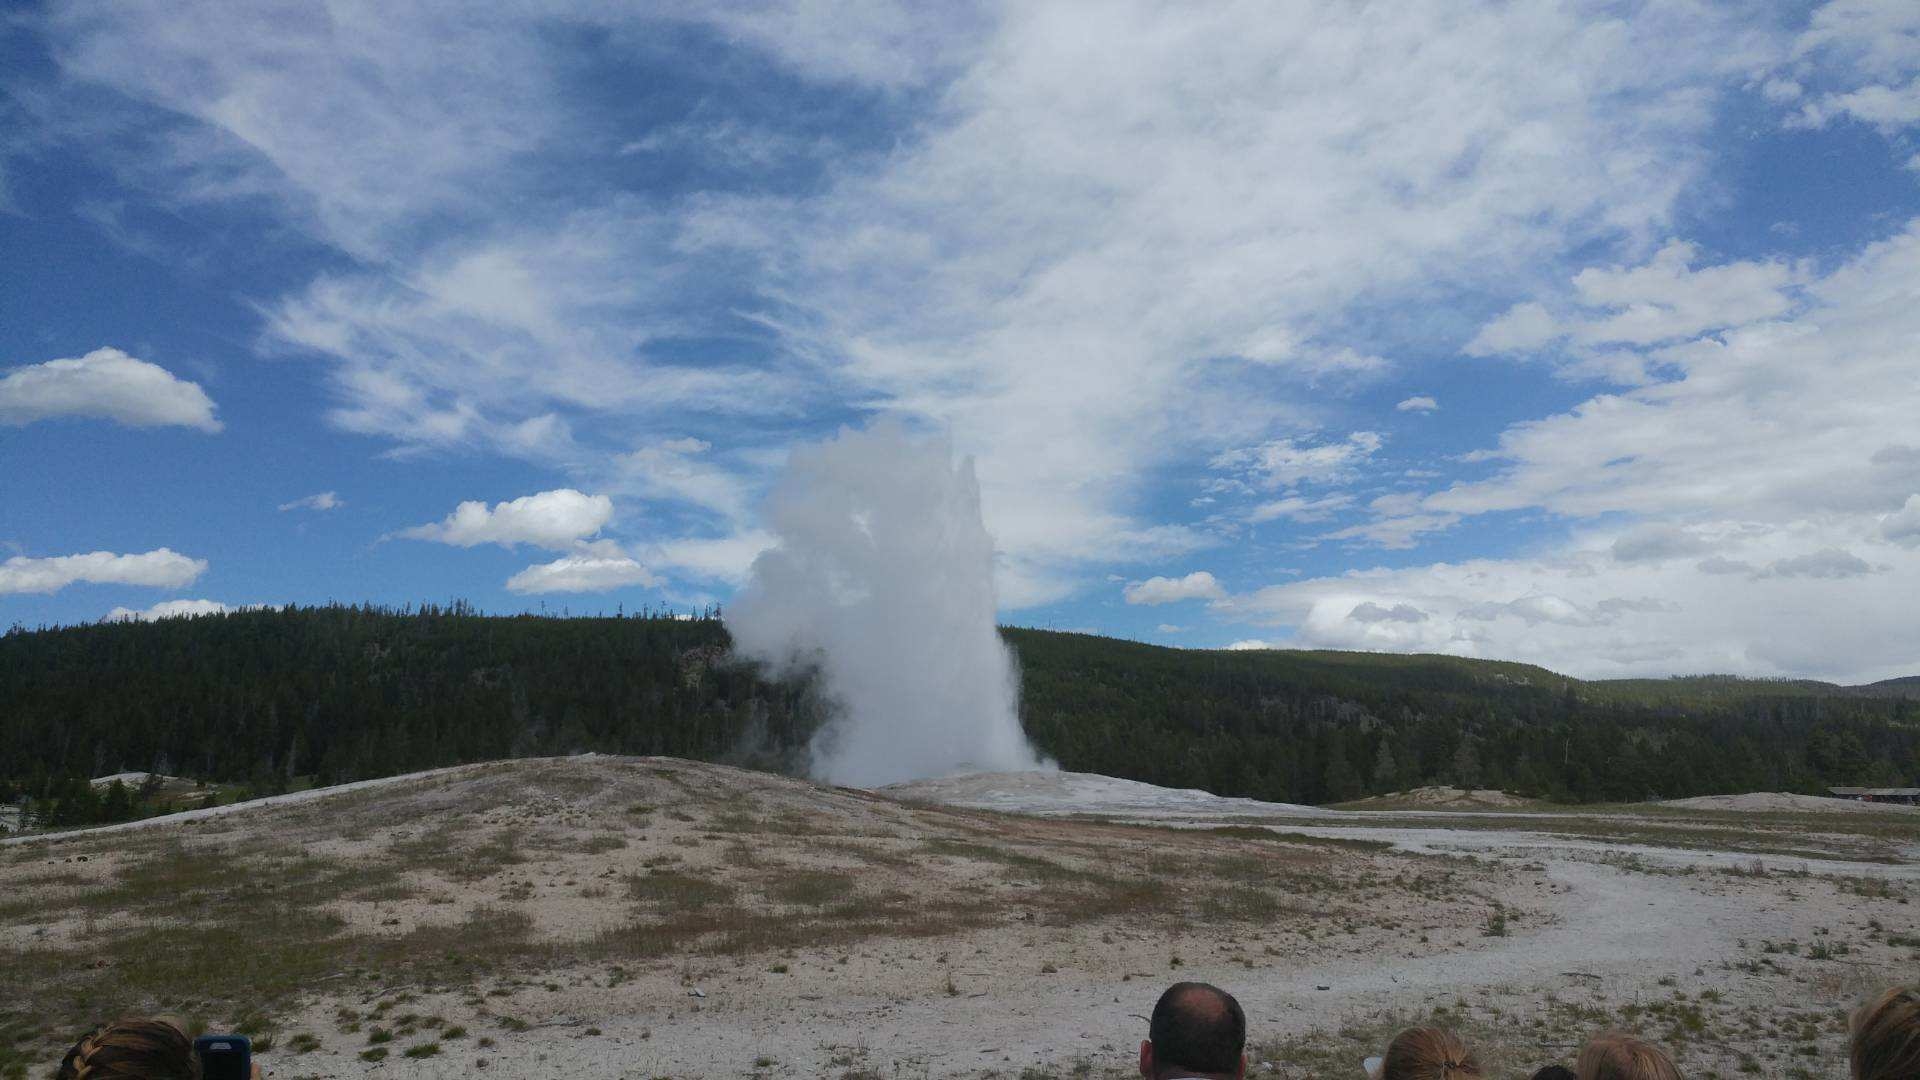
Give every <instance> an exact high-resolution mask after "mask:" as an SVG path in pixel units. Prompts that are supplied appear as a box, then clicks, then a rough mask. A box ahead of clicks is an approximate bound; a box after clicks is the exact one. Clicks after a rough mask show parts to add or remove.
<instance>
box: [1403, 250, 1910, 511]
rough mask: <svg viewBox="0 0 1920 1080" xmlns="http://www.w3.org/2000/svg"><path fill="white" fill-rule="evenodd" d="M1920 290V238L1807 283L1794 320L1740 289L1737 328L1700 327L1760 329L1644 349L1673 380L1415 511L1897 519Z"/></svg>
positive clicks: (1601, 404) (1707, 315) (1905, 477)
mask: <svg viewBox="0 0 1920 1080" xmlns="http://www.w3.org/2000/svg"><path fill="white" fill-rule="evenodd" d="M1724 269H1727V270H1728V271H1729V274H1728V276H1729V277H1730V278H1734V277H1740V276H1742V273H1740V272H1736V271H1735V270H1734V268H1724ZM1770 273H1771V271H1768V270H1766V269H1765V268H1764V267H1762V268H1759V269H1756V270H1755V271H1754V275H1753V276H1754V277H1755V278H1757V279H1765V278H1767V276H1768V274H1770ZM1628 276H1630V275H1628ZM1915 282H1920V227H1909V228H1908V229H1907V230H1905V231H1903V232H1901V233H1899V234H1898V235H1896V236H1894V237H1893V238H1891V239H1889V240H1886V241H1884V242H1881V243H1877V244H1873V245H1871V246H1869V247H1868V248H1866V249H1865V250H1864V251H1863V252H1862V253H1861V254H1859V255H1858V256H1857V257H1856V258H1854V259H1853V260H1852V261H1850V262H1848V263H1845V264H1842V265H1840V266H1839V267H1837V268H1835V269H1834V270H1833V271H1832V272H1830V273H1829V274H1827V275H1826V276H1824V277H1822V278H1818V279H1813V280H1809V281H1807V282H1806V284H1805V285H1804V287H1803V289H1804V293H1805V296H1806V302H1805V305H1804V307H1803V309H1801V310H1799V311H1797V312H1796V313H1794V314H1793V315H1792V316H1791V317H1779V316H1774V315H1764V314H1760V313H1762V312H1768V311H1771V310H1772V308H1771V307H1770V306H1769V305H1764V304H1762V305H1754V304H1750V303H1748V302H1747V300H1746V299H1742V298H1741V297H1739V296H1738V295H1737V294H1738V293H1739V292H1740V290H1738V289H1734V290H1730V291H1729V293H1728V295H1729V296H1730V297H1731V298H1730V299H1729V312H1730V313H1729V314H1728V315H1725V316H1719V315H1714V314H1713V313H1711V312H1708V311H1705V310H1699V311H1696V312H1694V313H1693V314H1691V315H1689V317H1688V319H1687V320H1686V321H1687V323H1688V324H1689V325H1695V326H1698V325H1702V324H1705V325H1709V326H1712V325H1727V324H1729V323H1730V322H1736V321H1737V320H1736V318H1735V317H1736V316H1738V317H1739V318H1755V319H1757V321H1751V322H1746V323H1740V324H1738V325H1727V328H1725V329H1721V330H1717V331H1716V332H1715V333H1713V334H1712V335H1710V336H1705V337H1701V338H1698V339H1696V340H1692V341H1686V342H1681V343H1677V344H1664V345H1660V346H1656V347H1651V348H1646V349H1644V350H1641V351H1640V352H1639V353H1638V355H1640V356H1642V357H1644V359H1645V360H1646V361H1647V362H1649V363H1653V364H1657V365H1660V366H1661V367H1662V368H1663V369H1665V370H1666V371H1668V372H1669V375H1668V376H1667V377H1665V378H1663V379H1661V380H1659V381H1656V382H1653V383H1651V384H1649V385H1645V386H1641V387H1638V388H1635V389H1632V390H1629V391H1626V392H1624V393H1619V394H1602V395H1600V396H1597V397H1594V398H1591V399H1589V400H1587V401H1585V402H1583V403H1581V404H1580V405H1578V406H1576V407H1575V408H1574V409H1572V410H1571V411H1569V412H1566V413H1562V414H1559V415H1555V416H1549V417H1545V418H1543V419H1540V420H1533V421H1527V422H1524V423H1520V424H1516V425H1514V426H1512V427H1510V428H1508V429H1507V430H1506V431H1505V432H1504V433H1503V434H1502V435H1501V436H1500V439H1499V448H1498V450H1497V451H1495V452H1493V453H1492V454H1490V455H1488V456H1489V457H1490V458H1491V459H1493V460H1497V461H1502V462H1504V463H1505V467H1504V468H1503V469H1502V470H1501V471H1500V472H1499V473H1497V474H1496V475H1495V476H1493V477H1492V478H1490V479H1486V480H1480V481H1473V482H1466V483H1458V484H1455V485H1454V486H1452V487H1450V488H1448V489H1446V490H1444V491H1440V492H1437V493H1434V494H1433V495H1431V496H1430V497H1428V498H1426V499H1425V500H1423V501H1422V502H1421V503H1420V504H1419V506H1418V507H1416V508H1414V509H1413V510H1410V511H1408V512H1409V513H1412V512H1418V513H1426V514H1463V515H1465V514H1484V513H1490V512H1495V511H1502V510H1518V509H1525V508H1542V509H1546V510H1549V511H1552V512H1554V513H1558V514H1564V515H1569V516H1574V517H1592V516H1595V515H1599V514H1606V513H1621V514H1629V515H1635V516H1638V517H1641V518H1643V519H1650V520H1652V521H1654V522H1656V523H1658V522H1664V521H1670V520H1671V519H1674V518H1682V517H1691V518H1695V519H1701V520H1708V519H1713V518H1720V519H1723V520H1744V521H1751V522H1760V523H1776V524H1777V523H1784V522H1791V521H1795V520H1798V519H1801V518H1806V517H1810V516H1813V515H1819V514H1851V515H1858V514H1863V513H1883V512H1885V509H1886V507H1887V506H1888V505H1889V504H1891V503H1893V502H1895V501H1897V500H1898V499H1900V498H1902V497H1904V496H1905V495H1906V494H1908V493H1910V492H1911V491H1912V490H1913V488H1912V487H1911V486H1906V487H1904V489H1903V488H1902V485H1910V484H1911V483H1912V481H1913V479H1914V477H1913V474H1912V472H1911V471H1910V470H1911V468H1912V466H1911V463H1909V462H1908V461H1907V459H1906V458H1905V456H1904V454H1903V452H1902V450H1903V448H1904V447H1905V446H1906V444H1907V442H1908V441H1909V440H1910V439H1911V432H1912V417H1913V415H1914V410H1915V408H1916V405H1920V401H1916V398H1915V388H1914V384H1913V381H1912V370H1913V369H1912V364H1913V360H1912V353H1911V342H1912V341H1913V340H1914V337H1915V336H1916V335H1920V308H1916V307H1915V306H1914V305H1912V304H1908V303H1906V302H1905V301H1904V299H1903V298H1904V297H1905V296H1906V295H1908V290H1910V289H1911V288H1912V287H1913V284H1914V283H1915ZM1680 306H1682V307H1685V306H1686V305H1684V304H1683V305H1680Z"/></svg>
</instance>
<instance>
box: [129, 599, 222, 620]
mask: <svg viewBox="0 0 1920 1080" xmlns="http://www.w3.org/2000/svg"><path fill="white" fill-rule="evenodd" d="M234 610H237V609H235V608H231V607H228V606H227V605H225V604H223V603H221V602H219V601H218V600H162V601H160V602H159V603H157V604H155V605H153V606H152V607H149V608H140V609H135V608H127V607H117V608H114V609H113V610H112V611H109V612H107V614H106V615H105V616H104V617H103V618H102V619H101V620H100V621H101V622H157V621H159V620H161V619H182V618H192V617H193V616H196V615H223V614H225V613H227V612H229V611H234Z"/></svg>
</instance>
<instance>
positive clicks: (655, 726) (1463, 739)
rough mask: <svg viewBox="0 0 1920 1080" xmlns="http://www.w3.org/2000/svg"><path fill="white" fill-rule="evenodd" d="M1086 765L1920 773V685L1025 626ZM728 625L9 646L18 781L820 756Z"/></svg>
mask: <svg viewBox="0 0 1920 1080" xmlns="http://www.w3.org/2000/svg"><path fill="white" fill-rule="evenodd" d="M1005 635H1006V638H1007V640H1008V641H1009V643H1010V644H1012V645H1013V647H1014V648H1015V650H1016V652H1017V653H1018V655H1019V659H1020V665H1021V670H1022V685H1023V703H1022V710H1023V718H1024V721H1025V723H1026V727H1027V730H1028V732H1029V733H1030V734H1031V736H1032V737H1033V739H1034V741H1035V742H1036V743H1037V744H1038V745H1039V746H1040V747H1041V748H1042V749H1043V750H1045V751H1046V752H1047V753H1049V754H1051V755H1053V756H1054V757H1055V758H1057V759H1058V760H1059V762H1060V764H1061V765H1062V766H1063V767H1065V768H1069V769H1074V770H1080V771H1087V772H1100V773H1108V774H1111V775H1115V776H1124V777H1131V778H1135V779H1140V780H1145V781H1149V782H1152V783H1157V784H1167V785H1175V786H1183V787H1201V788H1206V789H1208V790H1212V791H1216V792H1219V793H1222V794H1229V795H1248V796H1253V797H1257V798H1263V799H1273V800H1282V801H1290V802H1329V801H1337V800H1340V799H1347V798H1352V797H1356V796H1359V795H1363V794H1371V793H1380V792H1386V791H1394V790H1400V789H1404V788H1408V787H1412V786H1417V785H1420V784H1424V783H1437V782H1445V783H1457V784H1461V785H1465V786H1481V787H1501V788H1508V789H1511V790H1516V791H1520V792H1523V793H1527V794H1538V795H1546V796H1550V797H1554V798H1559V799H1566V800H1623V799H1640V798H1646V797H1649V796H1655V795H1658V796H1666V797H1678V796H1685V795H1694V794H1705V793H1715V792H1729V791H1748V790H1783V789H1785V790H1807V791H1811V790H1818V789H1820V788H1821V787H1823V786H1824V785H1826V784H1829V783H1833V784H1842V783H1847V784H1872V785H1896V784H1913V783H1915V782H1916V772H1920V700H1915V699H1914V698H1913V697H1907V696H1902V695H1903V694H1911V695H1915V697H1920V687H1915V686H1912V685H1910V684H1908V685H1902V684H1901V683H1900V681H1896V682H1895V683H1893V684H1887V685H1885V686H1883V687H1881V688H1879V689H1877V690H1874V691H1872V692H1866V691H1864V690H1862V689H1861V688H1844V687H1831V688H1828V689H1821V687H1824V686H1825V684H1807V683H1785V684H1776V683H1768V682H1754V681H1745V680H1740V681H1729V680H1724V679H1717V680H1669V681H1661V682H1641V683H1592V682H1581V681H1579V680H1575V679H1570V678H1567V677H1565V676H1561V675H1556V674H1554V673H1552V672H1549V671H1546V670H1544V669H1542V668H1537V667H1532V666H1529V665H1524V664H1513V663H1501V662H1495V661H1478V660H1463V659H1458V658H1453V657H1440V656H1392V655H1384V654H1368V653H1316V652H1274V651H1257V652H1221V651H1200V650H1180V649H1167V648H1160V647H1156V646H1150V645H1141V644H1137V643H1133V642H1125V641H1116V640H1113V639H1109V638H1100V637H1093V636H1089V635H1082V634H1061V633H1052V632H1047V631H1040V630H1020V629H1009V630H1007V631H1005ZM727 647H728V636H727V632H726V630H725V628H724V627H723V626H722V625H721V623H720V622H719V620H718V619H716V618H712V617H702V618H686V617H684V616H681V617H673V616H664V615H653V614H643V615H642V616H639V617H624V618H546V617H535V616H516V617H492V616H482V615H477V614H473V613H471V612H470V611H468V610H466V609H465V608H463V607H462V606H459V605H455V606H454V607H451V608H436V607H427V608H423V609H418V610H409V611H405V612H399V611H388V610H379V609H371V608H361V607H338V606H335V607H324V608H304V609H283V610H261V611H248V612H240V613H235V614H228V615H218V616H207V617H201V618H193V619H171V620H166V621H163V622H158V623H111V624H101V625H94V626H77V627H64V628H55V629H45V630H35V631H27V630H20V629H16V630H14V631H13V632H10V633H8V634H7V635H5V636H4V637H0V799H4V800H10V799H12V798H15V797H18V795H20V794H22V793H25V794H27V795H29V796H31V797H34V798H36V799H41V800H49V801H51V802H58V801H59V799H60V798H61V797H62V795H63V793H64V794H65V795H67V796H70V797H71V798H72V799H73V800H75V804H76V805H77V804H78V801H80V798H81V797H80V795H79V794H78V792H79V791H80V790H82V789H84V784H80V783H78V781H80V780H82V779H84V778H86V777H92V776H101V775H106V774H109V773H114V772H118V771H122V770H138V771H153V772H160V773H167V774H175V775H183V776H189V777H195V778H201V779H207V780H214V781H220V782H225V783H239V784H242V785H245V786H246V787H247V788H248V790H249V791H250V792H252V793H265V792H270V791H276V790H281V789H284V788H285V787H287V786H288V785H291V784H296V783H337V782H341V781H346V780H354V779H363V778H368V777H374V776H381V775H386V774H391V773H397V772H406V771H411V770H415V769H422V768H429V767H432V766H436V765H445V764H453V763H457V762H463V761H475V760H483V759H489V758H500V757H511V756H522V755H540V754H562V753H570V752H575V751H585V750H601V751H608V752H617V753H639V754H673V755H678V756H684V757H692V758H704V759H717V760H732V761H740V762H744V763H747V764H756V765H762V766H767V767H774V768H780V767H787V768H792V767H794V766H795V765H796V764H797V763H798V761H799V760H800V756H799V755H800V752H801V748H802V747H803V746H804V745H805V742H806V740H807V737H808V736H809V734H810V733H811V732H812V731H813V730H814V728H815V727H816V726H817V724H818V723H819V721H820V716H821V711H820V708H819V707H818V704H817V702H816V701H815V698H814V695H813V694H812V693H811V692H810V690H809V688H808V686H806V685H805V684H804V683H801V682H792V681H789V682H781V683H771V682H768V681H766V680H765V679H763V678H761V677H760V676H759V674H758V673H757V672H756V671H755V670H754V669H752V668H751V667H748V666H745V665H741V664H737V663H734V662H732V661H731V660H730V659H729V657H728V653H727Z"/></svg>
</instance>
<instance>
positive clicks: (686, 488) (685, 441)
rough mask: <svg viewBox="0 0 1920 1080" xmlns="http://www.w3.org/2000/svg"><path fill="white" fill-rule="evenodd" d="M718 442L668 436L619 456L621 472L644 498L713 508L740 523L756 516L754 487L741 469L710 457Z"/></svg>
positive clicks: (720, 514) (722, 516) (619, 470)
mask: <svg viewBox="0 0 1920 1080" xmlns="http://www.w3.org/2000/svg"><path fill="white" fill-rule="evenodd" d="M712 449H713V447H712V446H711V445H710V444H708V443H707V442H705V441H703V440H701V439H692V438H680V439H668V440H664V441H661V442H657V443H653V444H652V445H649V446H643V447H641V448H640V449H638V450H635V451H633V452H632V453H630V454H626V455H624V456H623V457H621V458H620V459H619V463H618V466H617V470H618V475H619V476H620V478H621V479H622V480H624V481H625V483H626V486H627V487H628V488H629V489H630V490H632V491H633V492H634V493H635V494H638V495H640V496H642V497H644V498H650V499H658V500H663V501H669V502H678V503H685V504H688V505H691V506H697V507H701V508H703V509H706V510H711V511H713V512H714V513H715V514H717V515H719V516H720V518H721V519H722V520H724V521H727V522H729V523H732V524H735V525H739V524H741V523H744V522H745V521H747V520H748V518H749V517H750V516H751V509H752V507H751V505H750V502H751V492H750V491H749V489H748V486H747V484H746V482H745V481H744V480H742V479H741V478H740V477H739V475H738V474H736V473H735V472H733V471H731V470H729V469H727V468H725V467H723V466H721V465H719V464H717V463H715V462H712V461H710V460H707V458H706V455H707V452H708V451H710V450H712Z"/></svg>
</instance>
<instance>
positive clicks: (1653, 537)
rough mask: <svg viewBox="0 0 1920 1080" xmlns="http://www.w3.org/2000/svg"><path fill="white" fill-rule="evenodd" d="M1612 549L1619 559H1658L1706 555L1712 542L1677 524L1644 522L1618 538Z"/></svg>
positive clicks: (1711, 547)
mask: <svg viewBox="0 0 1920 1080" xmlns="http://www.w3.org/2000/svg"><path fill="white" fill-rule="evenodd" d="M1612 550H1613V557H1614V558H1615V559H1616V560H1618V561H1620V562H1627V563H1630V562H1656V561H1659V560H1662V559H1680V558H1686V557H1687V556H1690V555H1700V554H1704V553H1706V552H1708V551H1711V550H1713V544H1712V543H1711V542H1710V541H1708V540H1706V539H1705V538H1703V537H1701V536H1698V535H1696V534H1694V533H1691V532H1688V531H1687V530H1685V529H1682V528H1679V527H1678V526H1674V525H1645V526H1641V527H1640V528H1637V529H1634V530H1633V531H1631V532H1629V533H1627V534H1625V535H1623V536H1621V537H1620V538H1619V539H1618V540H1615V541H1614V542H1613V549H1612Z"/></svg>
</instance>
